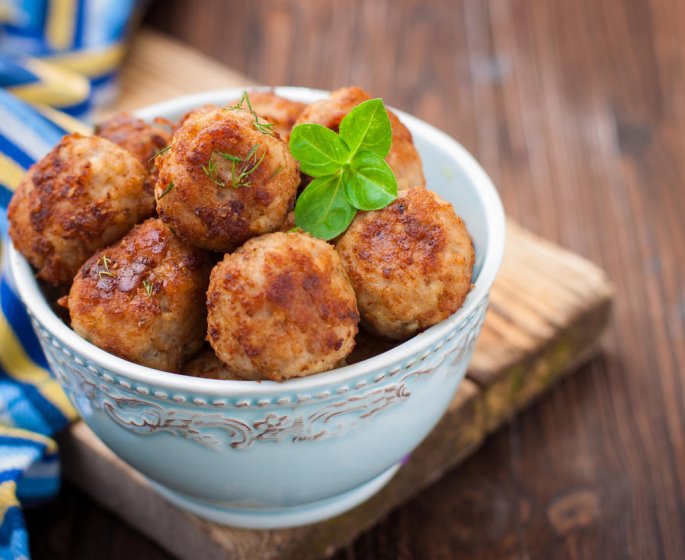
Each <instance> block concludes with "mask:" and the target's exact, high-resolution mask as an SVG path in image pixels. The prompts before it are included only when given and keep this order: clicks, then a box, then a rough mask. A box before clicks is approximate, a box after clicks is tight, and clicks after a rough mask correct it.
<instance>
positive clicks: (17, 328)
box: [0, 275, 48, 369]
mask: <svg viewBox="0 0 685 560" xmlns="http://www.w3.org/2000/svg"><path fill="white" fill-rule="evenodd" d="M0 307H1V308H2V312H3V313H4V314H5V317H7V318H8V320H9V322H10V324H11V325H12V330H14V332H15V333H16V334H17V336H18V337H19V340H21V343H22V346H23V347H24V350H25V351H26V353H27V354H28V355H29V357H30V358H31V359H32V360H33V361H34V362H36V363H37V364H38V365H39V366H41V367H44V368H45V369H48V361H47V360H46V359H45V354H43V351H42V350H41V348H40V344H39V342H38V337H37V336H36V333H35V332H34V331H33V327H32V326H31V319H30V318H29V315H28V313H26V307H25V306H24V304H23V303H22V302H21V300H20V299H19V296H17V294H15V293H14V291H13V290H12V289H11V288H10V286H9V284H8V282H7V276H6V275H3V276H2V278H0Z"/></svg>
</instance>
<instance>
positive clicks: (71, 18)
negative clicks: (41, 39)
mask: <svg viewBox="0 0 685 560" xmlns="http://www.w3.org/2000/svg"><path fill="white" fill-rule="evenodd" d="M48 6H49V7H48V14H47V25H46V39H47V41H48V44H49V45H50V46H51V47H52V48H53V49H55V50H58V51H62V50H65V49H68V48H69V47H71V45H72V43H73V41H74V29H75V27H76V17H77V14H76V0H49V2H48Z"/></svg>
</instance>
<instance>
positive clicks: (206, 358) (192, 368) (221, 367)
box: [181, 346, 243, 381]
mask: <svg viewBox="0 0 685 560" xmlns="http://www.w3.org/2000/svg"><path fill="white" fill-rule="evenodd" d="M181 373H182V374H183V375H190V376H192V377H201V378H203V379H232V380H234V381H242V380H243V379H242V377H238V376H237V375H236V374H235V372H234V371H232V370H231V369H230V368H229V367H228V366H227V365H226V364H225V363H223V362H222V361H221V360H220V359H219V358H218V357H217V355H216V354H215V353H214V350H212V347H211V346H207V347H206V348H203V349H202V350H200V352H198V354H197V355H195V356H193V357H192V358H191V359H190V360H188V361H187V362H186V363H185V365H184V366H183V368H181Z"/></svg>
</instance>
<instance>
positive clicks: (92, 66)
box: [44, 43, 126, 78]
mask: <svg viewBox="0 0 685 560" xmlns="http://www.w3.org/2000/svg"><path fill="white" fill-rule="evenodd" d="M125 54H126V47H125V46H124V44H123V43H116V44H114V45H110V46H108V47H103V48H99V49H97V50H96V49H92V50H88V51H75V52H73V53H67V54H60V55H56V56H50V57H46V58H44V60H46V61H47V62H51V63H53V64H57V65H58V66H61V67H62V68H67V69H68V70H73V71H74V72H78V73H79V74H83V75H84V76H88V77H89V78H94V77H97V76H102V75H103V74H107V73H109V72H113V71H114V70H116V69H118V68H119V66H120V65H121V61H122V60H123V59H124V55H125Z"/></svg>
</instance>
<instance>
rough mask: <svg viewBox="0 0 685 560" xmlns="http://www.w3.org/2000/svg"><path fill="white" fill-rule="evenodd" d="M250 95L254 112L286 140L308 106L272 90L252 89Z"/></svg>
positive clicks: (237, 100) (236, 101)
mask: <svg viewBox="0 0 685 560" xmlns="http://www.w3.org/2000/svg"><path fill="white" fill-rule="evenodd" d="M248 97H249V99H250V105H251V106H252V109H253V110H254V112H255V113H257V114H258V115H259V116H260V117H263V118H265V119H266V120H268V121H269V122H270V123H272V124H273V125H274V129H275V130H276V131H277V132H278V134H279V135H280V136H281V138H282V139H283V140H284V141H286V142H287V141H288V139H289V138H290V132H291V131H292V129H293V126H295V121H297V117H299V116H300V114H301V113H302V111H304V110H305V108H306V107H307V104H306V103H301V102H300V101H291V100H290V99H285V98H284V97H280V96H278V95H276V94H275V93H273V92H272V91H252V92H248ZM239 102H240V100H239V99H236V100H235V101H234V102H232V103H229V105H236V104H237V103H239Z"/></svg>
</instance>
